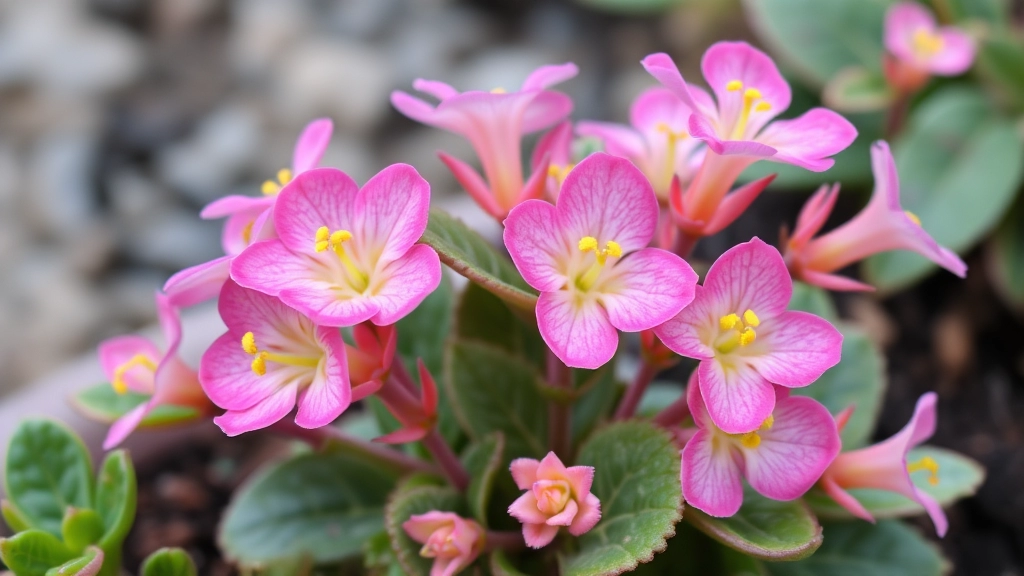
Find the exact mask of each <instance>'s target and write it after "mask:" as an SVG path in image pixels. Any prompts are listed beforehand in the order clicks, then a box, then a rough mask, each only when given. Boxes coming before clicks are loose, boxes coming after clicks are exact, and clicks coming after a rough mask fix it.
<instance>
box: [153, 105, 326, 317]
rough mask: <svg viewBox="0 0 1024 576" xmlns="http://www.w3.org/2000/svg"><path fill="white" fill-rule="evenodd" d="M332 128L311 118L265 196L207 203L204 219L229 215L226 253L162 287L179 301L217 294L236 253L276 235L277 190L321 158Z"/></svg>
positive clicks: (224, 235)
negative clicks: (286, 164) (287, 161)
mask: <svg viewBox="0 0 1024 576" xmlns="http://www.w3.org/2000/svg"><path fill="white" fill-rule="evenodd" d="M333 130H334V124H333V123H332V122H331V120H330V119H329V118H320V119H318V120H314V121H312V122H310V123H309V124H308V125H307V126H306V128H305V129H303V131H302V133H301V134H300V135H299V139H298V141H296V142H295V150H294V151H293V153H292V167H291V169H290V170H289V169H287V168H283V169H281V170H279V171H278V173H277V181H276V182H275V181H273V180H267V181H266V182H264V183H263V186H262V189H261V191H262V192H263V195H262V196H258V197H253V196H239V195H232V196H225V197H224V198H221V199H219V200H215V201H214V202H212V203H210V204H209V205H208V206H206V208H203V211H202V212H201V213H200V214H199V215H200V217H202V218H204V219H208V220H209V219H216V218H224V217H227V221H225V222H224V232H223V233H222V235H221V245H222V247H223V248H224V254H225V255H224V256H221V257H220V258H215V259H213V260H211V261H209V262H204V263H202V264H197V265H196V266H192V267H190V268H186V269H184V270H182V271H180V272H178V273H177V274H175V275H173V276H171V277H170V278H169V279H168V280H167V283H166V284H164V291H165V292H166V293H167V294H168V295H169V296H170V297H171V299H172V301H173V302H174V304H175V305H176V306H179V307H186V306H192V305H194V304H198V303H200V302H204V301H206V300H209V299H210V298H213V297H214V296H216V295H217V294H218V293H220V289H221V286H223V285H224V282H225V281H227V279H228V276H229V274H230V270H231V261H232V260H233V259H234V257H235V256H237V255H238V254H240V253H241V252H242V250H245V248H246V247H248V246H249V245H250V244H252V243H253V242H256V241H258V240H265V239H267V238H273V237H274V236H275V231H274V222H273V207H274V203H275V202H276V201H277V196H278V193H279V192H280V191H281V189H282V188H284V187H285V186H287V185H288V184H289V183H290V182H291V181H292V180H293V179H294V177H295V176H297V175H299V174H301V173H303V172H305V171H307V170H310V169H312V168H315V167H316V166H317V164H319V163H320V158H321V157H323V154H324V150H326V149H327V145H328V144H329V143H330V141H331V133H332V131H333Z"/></svg>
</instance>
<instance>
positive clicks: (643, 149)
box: [576, 87, 710, 204]
mask: <svg viewBox="0 0 1024 576" xmlns="http://www.w3.org/2000/svg"><path fill="white" fill-rule="evenodd" d="M694 90H695V91H696V90H699V89H694ZM700 92H701V94H702V95H703V97H704V98H706V99H708V100H710V98H709V97H708V96H707V94H705V93H704V91H703V90H701V91H700ZM692 113H693V111H692V110H690V107H689V106H687V105H686V104H684V103H683V101H682V100H680V99H679V98H677V97H676V96H675V94H673V93H672V92H671V91H669V90H667V89H665V88H661V87H657V88H650V89H648V90H645V91H644V92H643V93H642V94H640V96H638V97H637V99H636V100H634V101H633V106H632V107H630V110H629V118H630V124H631V125H632V126H622V125H620V124H612V123H610V122H580V123H579V126H577V127H576V132H577V133H578V134H579V135H580V136H595V137H597V138H600V139H601V140H603V141H604V149H605V152H608V153H609V154H612V155H614V156H621V157H623V158H628V159H629V160H630V161H632V162H633V164H636V166H637V167H638V168H640V170H641V171H642V172H643V173H644V175H645V176H647V179H648V180H650V181H651V185H652V186H653V187H654V193H655V194H657V195H658V200H659V201H661V202H662V203H664V204H667V203H668V200H669V191H670V190H671V188H672V179H673V178H676V177H678V178H679V179H680V180H681V181H682V182H683V183H687V182H689V181H690V179H691V178H692V177H693V174H694V172H695V171H696V168H697V166H698V163H697V162H695V161H699V160H700V159H701V157H702V155H701V154H697V151H698V150H697V149H698V148H699V147H700V145H701V141H700V140H697V139H696V138H690V133H689V130H690V129H689V121H690V115H691V114H692Z"/></svg>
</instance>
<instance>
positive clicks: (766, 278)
mask: <svg viewBox="0 0 1024 576" xmlns="http://www.w3.org/2000/svg"><path fill="white" fill-rule="evenodd" d="M792 294H793V281H792V280H791V279H790V277H789V273H788V272H787V271H786V264H785V263H784V262H783V260H782V256H781V255H780V254H779V252H778V250H776V249H775V248H773V247H771V246H769V245H767V244H765V243H764V242H762V241H761V240H759V239H758V238H754V239H752V240H751V241H750V242H746V243H743V244H738V245H737V246H734V247H733V248H731V249H729V250H728V251H727V252H726V253H725V254H723V255H722V256H721V257H720V258H719V259H718V260H717V261H716V262H715V263H714V264H712V266H711V269H710V270H709V271H708V274H707V276H706V277H705V279H704V285H703V286H698V287H697V292H696V297H695V298H694V300H693V303H692V304H690V305H689V306H687V307H686V308H684V309H683V311H682V312H680V313H679V314H677V315H676V316H675V317H674V318H672V319H671V320H669V321H668V322H665V323H664V324H662V325H661V326H658V327H657V328H655V330H654V332H655V334H657V336H658V337H659V338H661V341H662V342H664V343H665V345H666V346H668V347H669V348H671V349H672V350H673V351H675V352H676V353H677V354H680V355H682V356H687V357H689V358H695V359H697V360H700V365H699V366H698V368H697V375H698V381H699V386H700V392H701V397H702V398H703V401H704V403H705V404H706V405H707V410H708V413H709V414H710V417H711V420H712V421H713V422H714V423H715V426H717V427H718V428H720V429H722V430H723V431H725V432H727V433H729V434H743V433H746V432H750V431H751V430H756V429H757V428H758V427H759V426H761V424H762V423H763V422H764V421H765V419H766V418H768V417H769V416H770V415H771V414H772V409H773V407H774V406H775V398H776V393H775V390H774V389H773V387H772V384H778V385H781V386H785V387H788V388H796V387H801V386H807V385H808V384H810V383H811V382H814V381H815V380H817V379H818V377H819V376H821V375H822V373H824V372H825V371H826V370H828V369H829V368H831V367H832V366H835V365H836V364H837V363H838V362H839V357H840V353H841V349H842V342H843V336H842V335H841V334H840V333H839V331H838V330H836V329H835V327H833V326H832V325H831V324H829V323H828V322H827V321H826V320H824V319H822V318H819V317H817V316H815V315H813V314H808V313H806V312H796V311H790V310H786V307H787V306H788V305H789V299H790V297H791V296H792Z"/></svg>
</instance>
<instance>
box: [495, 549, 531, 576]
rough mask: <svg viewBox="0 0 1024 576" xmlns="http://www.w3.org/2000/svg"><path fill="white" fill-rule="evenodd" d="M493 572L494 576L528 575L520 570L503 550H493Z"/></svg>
mask: <svg viewBox="0 0 1024 576" xmlns="http://www.w3.org/2000/svg"><path fill="white" fill-rule="evenodd" d="M490 567H491V574H493V575H494V576H526V574H524V573H522V572H520V571H519V570H518V569H517V568H516V567H515V566H514V565H512V561H511V560H509V559H508V556H507V555H506V554H505V553H504V552H502V551H501V550H495V551H494V552H491V562H490Z"/></svg>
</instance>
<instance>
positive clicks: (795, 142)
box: [757, 108, 857, 172]
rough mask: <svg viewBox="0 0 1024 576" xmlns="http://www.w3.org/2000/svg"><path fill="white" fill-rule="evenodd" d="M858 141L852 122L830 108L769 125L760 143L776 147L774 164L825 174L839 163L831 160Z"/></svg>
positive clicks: (760, 138)
mask: <svg viewBox="0 0 1024 576" xmlns="http://www.w3.org/2000/svg"><path fill="white" fill-rule="evenodd" d="M856 138H857V129H856V128H854V126H853V124H851V123H850V121H849V120H847V119H846V118H843V117H842V116H840V115H839V114H836V113H835V112H833V111H831V110H828V109H826V108H812V109H810V110H808V111H807V112H805V113H803V114H801V115H800V116H798V117H796V118H794V119H792V120H776V121H775V122H772V123H771V124H769V125H768V126H767V127H766V128H765V129H764V131H763V132H761V134H759V135H758V136H757V141H758V142H761V143H762V144H767V145H768V146H771V147H772V148H775V150H776V152H775V155H773V156H771V157H768V158H767V160H771V161H772V162H781V163H783V164H793V165H795V166H800V167H801V168H806V169H807V170H811V171H812V172H823V171H825V170H828V169H829V168H831V167H832V165H833V164H835V160H832V159H831V158H829V156H833V155H835V154H837V153H839V152H842V151H843V150H845V149H846V148H847V147H848V146H849V145H850V144H852V143H853V141H854V140H855V139H856Z"/></svg>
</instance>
